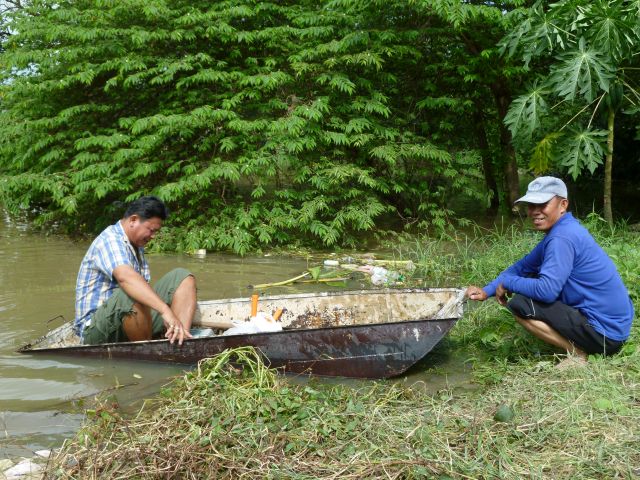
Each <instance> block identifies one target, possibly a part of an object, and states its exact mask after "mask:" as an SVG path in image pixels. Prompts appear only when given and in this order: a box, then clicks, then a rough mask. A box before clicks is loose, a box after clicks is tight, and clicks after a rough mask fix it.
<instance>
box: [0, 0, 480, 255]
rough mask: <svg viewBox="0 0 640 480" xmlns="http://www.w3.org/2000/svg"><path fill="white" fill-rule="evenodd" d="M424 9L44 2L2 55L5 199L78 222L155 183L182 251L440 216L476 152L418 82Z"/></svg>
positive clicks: (46, 218)
mask: <svg viewBox="0 0 640 480" xmlns="http://www.w3.org/2000/svg"><path fill="white" fill-rule="evenodd" d="M383 6H384V8H383ZM415 13H416V12H415V10H413V9H412V8H410V6H409V5H408V4H407V3H406V2H401V1H396V2H381V1H371V2H356V1H333V2H327V3H324V4H318V2H311V1H295V2H294V1H283V2H277V3H270V2H262V1H258V0H255V1H252V0H235V1H222V2H204V1H189V2H187V1H174V2H166V1H161V0H144V1H143V0H127V1H116V0H77V1H68V2H58V1H56V2H50V1H46V0H45V1H43V0H38V1H35V2H33V3H32V4H30V5H29V6H27V7H25V8H23V9H20V10H19V11H16V12H14V13H13V14H12V20H11V28H12V29H13V31H14V32H15V34H13V35H11V36H10V38H9V39H8V40H7V42H6V46H7V51H6V52H5V53H4V54H3V65H4V68H3V71H4V73H3V75H4V78H5V80H6V81H5V83H4V84H3V86H2V89H3V95H4V97H3V98H4V103H3V110H2V112H0V117H1V118H0V161H1V162H2V163H1V164H0V173H1V174H2V175H1V177H0V194H1V195H2V198H3V202H4V203H5V205H6V206H7V207H9V208H10V209H11V210H13V211H20V210H22V211H24V210H29V211H31V212H35V214H36V219H37V221H38V222H39V223H40V224H42V225H49V224H51V223H54V222H55V223H57V224H59V225H62V226H65V227H66V228H67V229H68V230H70V231H80V232H83V231H87V230H97V229H99V228H101V227H103V226H104V225H105V224H106V223H107V222H108V221H110V220H111V219H112V218H113V216H114V213H115V212H114V209H116V203H115V202H116V201H118V200H128V199H131V198H134V197H136V196H138V195H140V194H142V193H154V194H156V195H158V196H160V197H161V198H163V199H164V200H165V201H167V202H168V203H169V205H170V207H172V210H173V211H174V215H173V216H172V222H173V225H174V226H175V228H173V229H170V230H169V231H168V233H167V234H166V235H165V237H164V242H165V245H167V246H168V247H170V248H177V249H183V250H190V249H194V248H209V249H216V250H220V249H230V250H233V251H236V252H239V253H244V252H246V251H248V250H250V249H254V248H259V247H260V246H262V245H276V244H287V243H291V242H294V241H301V242H307V243H316V244H317V243H320V244H324V245H327V246H330V245H336V244H353V243H354V242H355V241H356V239H357V233H358V232H359V231H365V230H371V229H373V228H374V227H375V225H376V221H377V220H378V219H380V218H381V217H382V216H383V215H387V214H395V215H398V216H400V217H402V218H404V219H405V221H406V222H407V223H411V222H422V224H423V225H425V226H426V225H435V226H438V225H439V226H442V225H444V223H445V222H446V215H447V210H446V209H444V208H443V206H444V205H445V203H446V199H447V198H449V197H450V196H451V194H452V193H453V192H460V193H461V194H463V195H475V194H476V192H475V191H474V189H473V188H472V186H471V184H472V181H473V180H474V175H476V173H475V172H477V169H476V166H477V156H476V155H475V154H474V152H473V151H470V150H469V149H468V148H467V147H466V146H465V145H463V144H462V143H457V144H455V145H454V144H453V143H451V142H449V141H444V140H442V139H443V138H445V136H446V131H447V129H448V128H449V127H448V126H446V125H445V124H443V126H434V125H426V126H425V112H424V111H422V112H418V110H419V109H418V108H417V107H416V101H415V99H414V98H412V96H411V94H409V93H408V92H413V91H415V89H416V85H419V84H420V83H421V81H422V78H423V76H424V72H425V67H424V65H429V61H430V60H429V57H430V56H431V55H432V54H433V51H432V50H431V49H430V48H428V46H429V45H428V42H425V41H423V42H421V43H419V44H418V45H416V38H419V37H420V36H421V35H424V33H423V32H422V31H421V28H420V27H421V23H420V21H423V20H424V17H419V16H418V17H416V16H415V15H414V14H415ZM16 72H19V73H16Z"/></svg>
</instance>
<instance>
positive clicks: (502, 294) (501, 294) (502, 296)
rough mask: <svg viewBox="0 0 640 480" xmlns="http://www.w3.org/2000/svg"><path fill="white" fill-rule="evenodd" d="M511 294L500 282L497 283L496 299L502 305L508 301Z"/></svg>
mask: <svg viewBox="0 0 640 480" xmlns="http://www.w3.org/2000/svg"><path fill="white" fill-rule="evenodd" d="M510 296H511V292H510V291H509V290H507V289H506V288H504V286H503V285H502V284H500V285H498V287H497V288H496V300H498V303H499V304H500V305H502V306H503V307H506V306H507V302H508V301H509V297H510Z"/></svg>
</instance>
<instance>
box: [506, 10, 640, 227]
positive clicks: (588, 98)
mask: <svg viewBox="0 0 640 480" xmlns="http://www.w3.org/2000/svg"><path fill="white" fill-rule="evenodd" d="M639 13H640V5H639V4H638V3H637V2H629V1H624V0H613V1H612V0H599V1H595V2H592V1H589V2H587V1H582V0H573V1H566V2H559V3H554V4H550V5H546V4H545V2H538V3H536V4H535V5H534V6H533V7H531V8H528V9H523V10H519V11H516V12H514V13H513V15H514V16H516V17H517V19H518V24H517V28H515V29H514V30H513V31H512V32H511V33H510V34H509V35H507V36H506V37H505V38H504V40H503V44H502V45H503V49H504V50H505V51H506V52H507V54H508V55H510V56H516V55H518V56H521V57H522V58H523V59H524V61H525V64H526V65H527V66H528V67H529V68H530V70H531V72H532V74H533V76H534V77H535V80H534V81H533V82H532V84H531V88H530V89H529V91H528V92H526V93H525V94H523V95H521V96H519V97H518V98H516V99H515V100H514V101H513V103H512V104H511V107H510V109H509V114H508V115H507V118H506V120H505V122H506V124H507V125H508V126H509V128H510V130H511V132H512V134H513V136H514V139H515V141H516V144H517V145H518V147H519V148H520V149H522V150H523V151H525V152H531V155H530V157H531V168H532V169H533V170H534V171H535V172H536V173H541V172H545V171H548V170H550V169H554V168H562V169H565V170H566V171H568V173H569V174H570V175H571V176H572V177H573V178H574V179H575V178H577V177H578V176H579V175H580V174H582V173H583V172H585V171H588V172H590V173H593V172H594V171H595V170H596V169H597V168H599V166H600V165H602V163H603V162H604V217H605V219H606V220H607V221H608V222H610V223H611V222H612V221H613V213H612V205H611V178H612V168H613V153H614V149H613V147H614V127H615V121H616V117H617V115H618V114H620V113H632V114H635V113H636V112H637V111H638V108H637V106H638V103H639V101H640V95H639V93H638V90H637V85H638V74H637V68H636V64H637V60H636V56H637V49H638V45H639V42H638V40H639V34H640V23H639V18H640V17H639ZM625 109H626V112H625Z"/></svg>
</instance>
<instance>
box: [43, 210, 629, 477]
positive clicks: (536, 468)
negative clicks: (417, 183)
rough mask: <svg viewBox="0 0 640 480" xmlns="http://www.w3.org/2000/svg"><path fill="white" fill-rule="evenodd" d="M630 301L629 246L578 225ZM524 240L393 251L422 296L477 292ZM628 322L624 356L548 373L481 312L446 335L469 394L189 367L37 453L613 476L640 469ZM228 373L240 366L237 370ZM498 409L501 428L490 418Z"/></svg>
mask: <svg viewBox="0 0 640 480" xmlns="http://www.w3.org/2000/svg"><path fill="white" fill-rule="evenodd" d="M586 224H587V226H588V227H589V229H590V230H591V231H592V233H593V234H594V236H595V237H596V239H597V240H598V241H599V242H600V244H601V245H603V247H604V248H605V250H606V251H607V252H608V253H609V254H610V255H611V257H612V258H613V259H614V261H615V262H616V264H617V266H618V269H619V271H620V273H621V275H622V277H623V279H624V280H625V282H626V285H627V287H628V288H629V290H630V293H631V295H632V297H633V298H634V301H635V302H636V305H637V300H638V298H639V293H640V284H639V283H638V273H639V272H640V236H638V234H634V233H631V232H628V231H627V230H626V229H624V228H623V227H617V228H616V229H614V230H612V229H611V228H609V227H608V226H606V225H603V224H602V222H601V221H600V220H599V219H598V218H596V217H590V218H589V219H588V221H587V222H586ZM538 240H539V238H538V236H537V235H536V234H533V233H531V232H529V231H526V230H524V229H521V228H517V227H507V228H504V229H500V230H498V229H496V230H495V231H492V232H484V231H480V230H476V231H474V232H471V233H470V234H468V235H464V236H459V237H457V238H453V237H450V238H446V239H440V240H437V241H434V240H429V239H420V240H413V241H412V242H406V243H404V244H402V245H400V246H398V247H397V251H396V255H397V256H401V257H403V258H410V259H412V260H413V261H414V263H415V264H416V265H417V266H418V270H417V274H416V278H415V281H416V282H418V283H420V282H422V283H424V284H426V285H429V286H433V285H435V284H438V285H445V284H446V285H457V286H461V285H466V284H469V283H476V284H479V285H484V283H486V282H488V281H489V280H491V279H492V278H493V277H494V276H495V275H497V273H499V272H500V271H501V270H502V269H503V268H504V267H506V266H507V265H509V264H510V263H511V262H513V261H515V260H517V259H518V258H519V257H520V256H522V255H523V254H524V253H526V252H527V251H529V250H530V249H531V248H532V246H533V245H534V244H535V243H536V242H537V241H538ZM638 331H639V327H638V325H637V322H636V323H634V326H633V329H632V337H631V339H630V340H629V342H628V343H627V345H626V346H625V348H624V350H623V352H622V353H621V354H618V355H616V356H613V357H607V358H602V357H599V356H593V357H590V359H589V363H588V364H587V365H585V366H580V367H575V368H573V369H567V370H559V369H557V368H554V364H555V358H554V351H553V350H552V349H550V348H547V347H546V346H545V345H543V344H541V342H538V341H536V340H534V339H532V338H531V336H529V335H527V334H525V333H524V331H523V330H522V329H521V328H520V327H519V326H518V325H516V324H515V323H514V322H513V319H512V317H511V315H510V314H509V313H508V312H507V311H505V310H504V309H502V308H501V307H499V306H498V305H497V303H496V302H493V301H490V302H484V303H482V304H480V305H478V306H476V307H475V308H474V307H471V306H470V307H469V309H468V311H467V313H466V315H465V316H464V318H463V319H461V320H460V321H459V322H458V324H457V326H456V327H455V328H454V330H453V331H452V332H451V334H450V337H449V338H450V341H449V343H448V345H451V348H453V349H455V354H458V355H465V356H466V357H475V358H476V361H475V363H474V371H475V379H476V381H477V382H479V383H481V384H482V385H483V388H478V389H474V390H469V389H464V390H462V389H461V390H451V389H449V388H445V389H443V390H440V391H439V392H437V393H436V394H433V393H431V394H430V393H426V392H424V390H422V389H417V388H415V389H414V388H411V387H408V386H406V385H403V384H398V383H391V382H384V381H380V382H371V383H365V384H363V385H362V386H360V387H358V388H355V387H352V386H348V385H340V384H338V385H335V384H333V385H327V384H323V383H320V382H314V381H312V382H310V383H307V384H297V383H291V382H288V381H287V379H286V378H284V377H280V376H277V375H276V374H275V373H274V372H273V371H271V370H268V369H267V368H266V367H265V366H264V365H263V364H262V362H261V360H260V357H259V356H258V355H257V354H256V353H255V352H254V351H253V350H250V349H241V350H236V351H230V352H225V353H224V354H222V355H221V356H219V357H216V358H213V359H209V360H206V361H203V362H202V363H201V364H200V365H199V367H198V368H197V369H196V370H194V371H193V372H191V373H188V374H187V375H185V376H184V377H182V378H179V379H177V380H176V381H175V382H174V383H173V384H172V385H170V386H169V387H168V388H166V389H165V390H164V391H163V395H162V396H161V397H160V398H156V399H153V400H151V401H149V402H148V403H147V404H146V405H145V407H144V408H143V409H142V410H141V411H140V412H139V414H138V415H136V416H135V417H134V418H124V417H123V416H121V415H120V414H119V412H118V410H117V409H114V408H113V407H112V406H111V404H110V403H108V402H103V403H102V404H101V406H100V407H99V408H97V409H94V410H92V411H90V412H89V414H88V419H87V423H86V425H85V427H84V428H83V429H82V431H80V432H79V433H78V435H77V437H76V438H74V439H72V440H70V441H68V442H66V443H65V445H64V447H63V448H62V449H61V450H60V452H58V454H57V455H56V456H55V457H54V458H52V459H51V461H50V464H49V466H48V470H47V475H48V477H49V478H64V479H68V478H110V479H111V478H116V479H117V478H122V479H124V478H127V479H131V478H158V479H160V478H162V479H165V478H171V479H173V478H176V479H178V478H179V479H183V478H194V479H195V478H247V479H258V478H260V479H263V478H267V479H338V478H339V479H365V478H366V479H379V478H389V479H425V478H441V479H445V478H455V479H470V478H471V479H494V478H495V479H521V478H533V479H554V480H556V479H558V480H559V479H572V480H574V479H575V480H587V479H613V478H629V479H630V478H635V477H636V476H638V475H640V449H639V448H638V445H639V444H640V433H639V432H640V430H638V425H640V352H639V351H638V348H637V344H638ZM239 365H241V366H243V367H244V368H242V369H239V368H238V366H239ZM499 408H500V409H501V410H502V409H508V411H510V412H512V413H513V418H512V419H506V420H507V421H502V420H505V419H504V418H501V417H497V416H496V411H497V410H498V409H499Z"/></svg>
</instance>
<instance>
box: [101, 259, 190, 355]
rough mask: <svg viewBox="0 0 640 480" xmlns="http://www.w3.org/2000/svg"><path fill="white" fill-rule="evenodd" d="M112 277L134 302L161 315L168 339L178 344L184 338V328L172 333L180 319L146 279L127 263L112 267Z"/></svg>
mask: <svg viewBox="0 0 640 480" xmlns="http://www.w3.org/2000/svg"><path fill="white" fill-rule="evenodd" d="M113 277H114V278H115V279H116V281H117V282H118V285H119V286H120V288H121V289H122V290H123V291H124V292H125V293H126V294H127V295H129V296H130V297H131V298H132V299H133V300H134V301H135V302H138V303H140V304H142V305H146V306H147V307H149V308H151V309H153V310H155V311H156V312H158V313H159V314H160V315H161V316H162V320H163V322H164V326H165V328H166V329H167V331H168V332H169V333H170V334H171V337H174V338H171V337H169V340H171V341H173V340H175V339H177V340H178V341H179V343H180V344H182V340H183V338H184V331H185V330H184V328H180V330H179V332H180V333H179V335H178V334H177V332H175V333H174V329H173V326H174V325H176V326H180V327H182V324H181V323H180V320H178V318H177V317H176V316H175V314H174V313H173V311H172V310H171V307H169V305H167V304H166V303H164V301H163V300H162V299H161V298H160V297H159V296H158V294H157V293H156V292H155V291H154V290H153V288H151V286H150V285H149V284H148V283H147V282H146V280H145V279H144V278H143V277H142V275H140V274H139V273H138V272H136V271H135V270H134V269H133V268H132V267H130V266H129V265H119V266H117V267H116V268H114V269H113Z"/></svg>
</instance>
